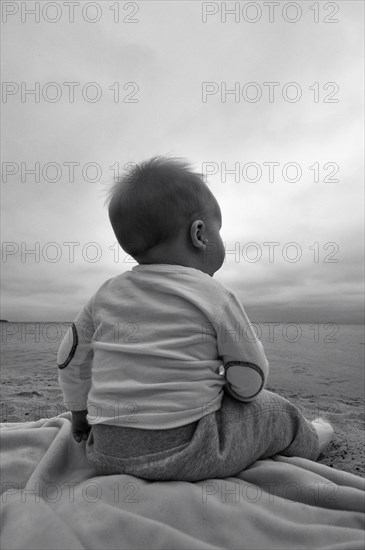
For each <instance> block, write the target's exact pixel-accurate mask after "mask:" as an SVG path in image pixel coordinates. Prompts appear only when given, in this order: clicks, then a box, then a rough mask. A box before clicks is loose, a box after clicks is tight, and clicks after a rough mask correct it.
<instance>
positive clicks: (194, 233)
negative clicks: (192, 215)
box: [190, 220, 207, 249]
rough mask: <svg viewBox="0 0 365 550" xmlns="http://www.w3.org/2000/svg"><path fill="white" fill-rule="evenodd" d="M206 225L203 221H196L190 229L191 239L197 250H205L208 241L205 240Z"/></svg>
mask: <svg viewBox="0 0 365 550" xmlns="http://www.w3.org/2000/svg"><path fill="white" fill-rule="evenodd" d="M204 229H205V224H204V222H203V221H202V220H195V221H194V222H193V223H192V224H191V227H190V239H191V242H192V244H193V246H195V247H196V248H200V249H204V248H205V247H206V242H207V239H205V238H204Z"/></svg>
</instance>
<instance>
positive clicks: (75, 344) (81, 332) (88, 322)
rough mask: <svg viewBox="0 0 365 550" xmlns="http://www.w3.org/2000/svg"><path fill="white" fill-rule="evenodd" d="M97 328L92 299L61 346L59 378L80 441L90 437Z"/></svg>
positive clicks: (76, 436)
mask: <svg viewBox="0 0 365 550" xmlns="http://www.w3.org/2000/svg"><path fill="white" fill-rule="evenodd" d="M94 332H95V327H94V325H93V320H92V315H91V305H90V302H89V303H88V304H87V305H86V306H85V308H83V310H82V311H81V312H80V313H79V315H78V316H77V317H76V319H75V321H74V322H73V323H72V325H71V326H70V328H69V330H68V332H67V333H66V335H65V337H64V339H63V340H62V343H61V345H60V347H59V350H58V355H57V363H58V381H59V384H60V386H61V389H62V392H63V397H64V403H65V405H66V407H68V408H69V409H70V410H71V411H72V425H73V436H74V439H75V440H76V441H77V442H80V441H81V440H85V439H87V434H88V433H89V431H90V426H89V424H88V422H87V419H86V415H87V396H88V393H89V390H90V386H91V364H92V358H93V349H92V336H93V334H94Z"/></svg>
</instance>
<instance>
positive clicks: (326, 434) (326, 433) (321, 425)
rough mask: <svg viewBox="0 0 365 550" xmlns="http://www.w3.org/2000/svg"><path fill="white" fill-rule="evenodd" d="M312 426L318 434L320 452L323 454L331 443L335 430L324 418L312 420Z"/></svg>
mask: <svg viewBox="0 0 365 550" xmlns="http://www.w3.org/2000/svg"><path fill="white" fill-rule="evenodd" d="M312 424H313V426H314V428H315V430H316V432H317V434H318V443H319V451H320V452H322V451H324V449H326V448H327V447H328V445H329V444H330V443H331V440H332V437H333V434H334V431H333V428H332V426H331V424H329V423H328V422H326V420H324V419H323V418H316V419H315V420H312Z"/></svg>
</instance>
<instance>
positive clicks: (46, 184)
mask: <svg viewBox="0 0 365 550" xmlns="http://www.w3.org/2000/svg"><path fill="white" fill-rule="evenodd" d="M79 4H80V5H76V4H75V5H74V6H73V8H72V10H71V7H69V6H67V3H66V5H65V3H64V2H57V3H56V2H50V3H48V4H47V5H48V7H47V9H46V10H44V9H43V8H44V6H45V5H46V3H45V2H40V6H41V10H40V13H39V22H35V18H36V17H38V14H36V15H32V14H30V13H28V12H27V11H26V9H25V8H24V6H26V8H28V9H33V10H34V6H35V2H26V3H24V2H22V3H20V2H4V3H3V9H5V10H6V11H5V12H3V21H4V23H3V38H2V44H3V54H2V55H3V71H2V72H3V82H4V84H3V92H4V94H3V103H2V113H3V122H2V134H3V145H2V168H3V175H2V240H3V245H2V246H3V248H2V273H3V276H2V311H1V316H2V318H6V319H9V320H14V321H20V320H32V321H48V320H49V321H50V320H62V321H64V320H72V319H73V318H74V317H75V315H76V314H77V312H78V310H79V309H80V308H81V307H82V305H83V304H84V303H85V301H86V300H88V299H89V297H90V296H91V295H92V294H93V293H94V292H95V291H96V290H97V288H98V287H99V286H100V285H101V284H102V283H103V282H104V281H105V280H106V279H107V278H110V277H113V276H115V275H117V274H118V273H121V272H123V271H125V270H127V269H130V268H131V267H132V266H133V263H130V261H129V259H128V258H127V257H126V255H125V253H124V252H123V251H122V250H121V249H119V248H118V247H117V246H116V244H115V243H116V239H115V237H114V235H113V232H112V230H111V228H110V227H109V221H108V216H107V210H106V208H105V206H104V200H105V190H106V189H107V188H108V185H110V184H111V183H112V181H113V176H114V173H115V171H116V169H117V165H119V171H120V173H123V171H124V169H125V168H124V167H125V165H126V164H127V163H129V162H139V161H141V160H143V159H146V158H149V157H151V156H153V155H165V154H170V155H177V156H181V157H184V158H187V159H189V160H190V161H191V163H192V164H193V166H194V168H196V169H197V170H198V171H202V170H203V171H205V172H207V173H208V176H209V177H208V184H209V186H210V188H211V189H212V191H213V193H214V194H215V195H216V197H217V199H218V201H219V202H220V204H221V208H222V214H223V227H222V237H223V240H224V242H225V243H226V248H227V251H231V252H234V253H229V254H227V259H226V262H225V264H224V265H223V267H222V269H221V270H220V271H219V272H218V273H217V274H216V275H215V277H216V278H217V279H218V280H219V281H221V282H222V283H223V284H225V285H226V286H228V287H229V288H231V289H232V290H234V291H236V292H237V294H238V295H239V296H240V298H241V299H242V302H243V304H244V306H245V307H246V309H247V312H248V313H249V315H250V317H251V318H252V320H258V321H265V320H268V321H275V320H278V321H283V322H286V321H288V322H289V321H298V322H305V321H310V322H315V321H316V322H361V321H362V319H363V316H362V315H363V313H362V312H363V298H362V295H363V261H364V258H363V250H364V242H363V199H364V197H363V188H364V181H363V177H364V170H363V147H364V141H363V115H364V113H363V100H362V97H363V93H364V90H363V63H364V59H363V53H362V52H363V3H362V2H360V1H346V2H344V1H341V2H329V3H324V2H319V3H313V2H305V1H301V2H296V3H293V2H281V3H280V6H274V5H273V4H272V3H270V4H271V5H270V6H268V5H265V4H264V3H262V2H256V3H251V4H250V5H248V3H247V2H241V3H240V4H238V3H236V5H239V7H240V10H239V11H238V12H237V13H236V14H231V15H230V14H224V13H223V12H222V10H223V8H224V3H221V2H208V3H204V2H203V3H201V2H190V1H174V2H156V1H149V2H129V3H126V2H120V3H119V13H118V12H117V8H116V6H117V5H118V4H117V3H116V2H108V1H103V2H100V1H99V2H91V3H90V2H82V0H81V1H80V2H79ZM4 5H5V8H4ZM325 5H326V6H327V7H326V9H325V8H324V6H325ZM222 6H223V7H222ZM232 6H234V3H233V2H229V3H227V4H226V7H227V8H232ZM310 6H312V8H310ZM313 6H314V8H313ZM72 11H73V12H74V13H73V22H70V19H71V16H72V13H71V12H72ZM215 12H216V13H215ZM118 17H119V22H118V21H115V19H118ZM225 17H226V20H225ZM270 19H271V21H270ZM93 20H95V22H91V21H93ZM325 20H326V21H325ZM51 21H54V22H53V23H52V22H51ZM315 21H318V22H315ZM22 83H23V84H22ZM50 83H51V84H50ZM52 83H53V84H52ZM65 83H68V84H65ZM71 83H73V84H71ZM264 83H266V84H264ZM270 83H271V84H270ZM31 89H33V90H36V93H35V94H34V93H33V94H32V93H26V92H27V90H28V91H29V90H31ZM229 91H231V92H232V93H227V92H229ZM233 92H234V93H233ZM72 95H73V96H74V97H73V101H71V99H72ZM118 96H119V97H118ZM94 99H95V101H94ZM36 163H39V164H38V165H36ZM110 167H113V168H110ZM35 168H36V171H37V170H38V169H39V181H36V178H37V179H38V176H37V175H36V176H35V175H34V173H33V174H32V173H31V172H29V170H32V169H33V170H34V169H35ZM233 169H236V173H232V172H231V173H225V171H232V170H233ZM27 170H28V172H27ZM52 180H53V181H52ZM65 243H66V244H65ZM67 243H68V244H67ZM70 243H74V244H70ZM91 243H93V244H91ZM264 243H266V244H264ZM32 250H33V253H32V252H31V251H32ZM118 255H119V258H118Z"/></svg>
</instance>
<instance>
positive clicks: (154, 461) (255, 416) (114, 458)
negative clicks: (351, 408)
mask: <svg viewBox="0 0 365 550" xmlns="http://www.w3.org/2000/svg"><path fill="white" fill-rule="evenodd" d="M86 453H87V456H88V458H89V460H90V461H91V462H92V463H93V464H94V465H95V466H96V467H97V469H98V473H99V474H100V475H106V474H129V475H133V476H136V477H139V478H143V479H147V480H155V481H156V480H175V481H201V480H204V479H207V478H224V477H229V476H235V475H236V474H238V473H239V472H241V471H242V470H244V469H245V468H247V467H248V466H250V465H251V464H252V463H253V462H255V461H256V460H258V459H260V458H268V457H270V456H273V455H275V454H281V455H284V456H298V457H303V458H308V459H310V460H316V459H317V458H318V455H319V446H318V436H317V432H316V430H315V429H314V427H313V425H312V424H311V422H310V421H309V420H307V419H306V418H305V417H304V416H303V415H302V413H301V412H300V411H299V409H298V408H297V407H296V406H295V405H293V404H292V403H290V401H288V400H287V399H285V398H283V397H281V396H280V395H277V394H274V393H272V392H269V391H267V390H263V391H262V392H261V393H260V394H259V395H258V396H257V397H256V398H255V399H254V400H253V401H251V402H249V403H242V402H240V401H236V400H235V399H233V398H231V397H230V396H229V395H227V394H224V396H223V400H222V406H221V408H220V409H219V410H217V411H215V412H213V413H209V414H207V415H205V416H203V418H201V419H200V420H198V421H196V422H193V423H192V424H187V425H186V426H180V427H178V428H172V429H167V430H144V429H143V430H142V429H137V428H125V427H119V426H110V425H108V426H107V425H94V426H92V429H91V432H90V435H89V438H88V440H87V443H86Z"/></svg>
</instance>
